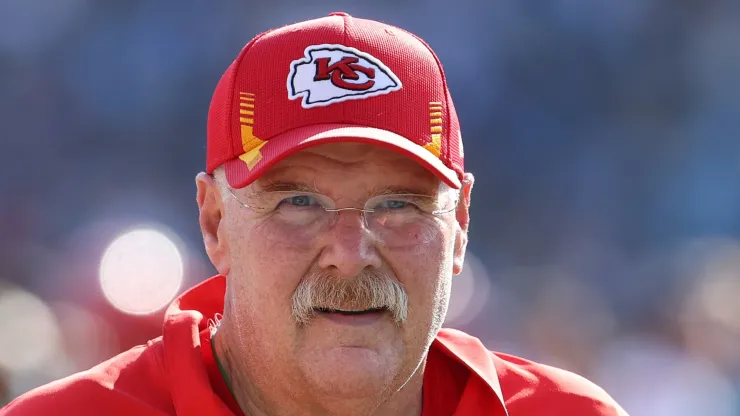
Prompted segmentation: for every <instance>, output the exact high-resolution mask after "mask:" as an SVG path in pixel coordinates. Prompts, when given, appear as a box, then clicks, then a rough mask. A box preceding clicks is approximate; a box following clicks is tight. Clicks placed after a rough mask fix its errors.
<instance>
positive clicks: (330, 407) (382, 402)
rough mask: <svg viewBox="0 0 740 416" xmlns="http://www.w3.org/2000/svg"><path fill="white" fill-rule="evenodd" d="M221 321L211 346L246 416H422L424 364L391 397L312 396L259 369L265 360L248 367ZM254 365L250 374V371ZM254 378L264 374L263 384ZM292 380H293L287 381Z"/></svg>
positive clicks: (383, 394) (384, 394)
mask: <svg viewBox="0 0 740 416" xmlns="http://www.w3.org/2000/svg"><path fill="white" fill-rule="evenodd" d="M225 323H226V322H224V321H222V322H221V326H220V327H219V329H218V331H217V332H216V334H214V336H213V337H214V340H213V347H214V354H215V356H216V360H217V362H218V363H219V365H220V367H221V370H222V374H223V376H224V379H225V381H226V383H227V384H228V385H229V388H230V390H231V393H232V394H233V396H234V399H236V402H237V403H238V404H239V407H240V408H241V410H242V412H243V413H244V414H245V415H247V416H283V415H296V416H314V415H317V416H318V415H321V416H333V415H337V416H338V415H342V416H381V415H382V416H402V415H403V416H409V415H421V410H422V382H423V372H424V363H422V365H420V366H419V368H418V369H417V371H416V372H415V373H414V374H413V375H412V376H411V378H410V379H409V380H408V382H407V383H406V384H405V385H404V386H403V387H402V388H400V389H398V390H397V391H395V392H393V391H391V392H377V394H372V393H371V392H363V394H362V395H358V397H362V398H361V399H341V400H338V399H337V398H334V397H330V396H326V395H322V394H312V392H311V389H310V387H308V386H306V383H302V382H301V380H300V379H299V378H298V377H296V376H295V372H290V374H289V375H288V374H286V375H285V377H283V374H280V373H279V372H277V371H276V370H275V369H274V368H268V367H269V365H268V367H266V368H260V364H262V366H264V365H265V364H264V361H262V362H261V363H260V362H258V361H257V360H259V358H258V357H255V358H256V360H254V361H253V362H247V360H248V358H247V357H249V356H250V355H248V354H239V353H237V351H235V349H234V348H232V345H233V344H231V341H230V340H231V339H232V337H231V336H230V333H229V330H228V326H225V325H223V324H225ZM247 366H252V367H253V370H254V371H249V370H250V369H249V368H248V367H247ZM252 374H264V375H268V374H269V376H267V377H264V378H263V379H262V380H260V381H262V382H258V380H255V379H254V377H253V376H252ZM291 376H292V377H291Z"/></svg>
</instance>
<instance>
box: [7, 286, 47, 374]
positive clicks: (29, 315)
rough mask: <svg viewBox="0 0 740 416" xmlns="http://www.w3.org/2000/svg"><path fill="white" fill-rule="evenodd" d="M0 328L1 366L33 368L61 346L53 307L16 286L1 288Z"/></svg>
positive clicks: (24, 369)
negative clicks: (0, 330) (0, 333)
mask: <svg viewBox="0 0 740 416" xmlns="http://www.w3.org/2000/svg"><path fill="white" fill-rule="evenodd" d="M0 328H2V334H3V336H2V337H0V368H3V367H4V368H7V369H8V370H10V371H28V370H33V369H36V368H38V367H40V366H42V365H44V364H45V363H46V361H47V360H48V359H49V358H50V357H52V356H53V355H54V354H55V352H56V351H57V350H58V349H59V347H60V336H59V327H58V325H57V322H56V319H55V318H54V315H53V313H52V311H51V310H50V309H49V307H48V306H47V305H46V304H45V303H44V302H43V301H42V300H41V299H39V298H38V297H37V296H35V295H34V294H32V293H30V292H27V291H25V290H23V289H20V288H17V287H13V286H11V287H1V288H0Z"/></svg>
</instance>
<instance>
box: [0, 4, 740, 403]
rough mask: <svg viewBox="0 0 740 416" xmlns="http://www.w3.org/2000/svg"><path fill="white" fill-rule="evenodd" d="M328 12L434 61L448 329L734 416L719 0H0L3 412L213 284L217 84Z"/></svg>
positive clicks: (732, 60) (737, 255)
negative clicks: (452, 227)
mask: <svg viewBox="0 0 740 416" xmlns="http://www.w3.org/2000/svg"><path fill="white" fill-rule="evenodd" d="M332 11H347V12H349V13H351V14H353V15H355V16H357V17H367V18H374V19H377V20H381V21H385V22H387V23H390V24H394V25H397V26H401V27H403V28H405V29H408V30H411V31H412V32H415V33H416V34H418V35H420V36H421V37H422V38H424V39H425V40H426V41H427V42H428V43H429V44H430V45H431V46H432V47H433V48H434V49H435V51H436V52H437V53H438V55H439V56H440V58H441V60H442V62H443V64H444V66H445V69H446V71H447V75H448V80H449V84H450V89H451V91H452V94H453V97H454V100H455V104H456V107H457V110H458V113H459V116H460V120H461V123H462V130H463V134H464V138H465V146H466V150H467V152H466V156H467V160H466V167H467V169H468V170H469V171H471V172H473V173H474V174H475V175H476V185H475V189H474V192H473V197H474V199H473V207H472V216H473V220H472V221H473V223H472V229H471V243H470V254H469V258H468V263H467V266H466V270H465V273H464V274H463V275H461V276H459V277H457V278H456V279H455V281H454V288H453V299H452V304H451V306H450V313H449V316H448V322H447V325H448V326H451V327H456V328H459V329H462V330H465V331H467V332H469V333H471V334H473V335H475V336H477V337H479V338H481V340H483V342H484V343H485V344H486V345H487V346H488V347H489V348H491V349H494V350H498V351H503V352H507V353H511V354H516V355H523V356H525V357H527V358H531V359H535V360H539V361H542V362H544V363H548V364H553V365H557V366H561V367H564V368H566V369H569V370H572V371H576V372H578V373H580V374H583V375H585V376H586V377H588V378H590V379H591V380H593V381H595V382H597V383H599V384H600V385H602V386H603V387H605V388H606V389H607V390H608V391H609V392H610V393H611V394H612V395H613V396H614V397H615V398H616V399H617V400H618V401H620V402H621V403H622V404H623V406H624V407H625V408H626V409H627V410H628V412H630V414H631V415H633V416H664V415H665V416H683V415H687V416H689V415H691V416H696V415H707V416H738V415H740V2H738V1H736V0H726V1H723V0H620V1H606V0H547V1H541V0H495V1H489V0H480V1H465V0H458V1H455V2H454V4H453V3H450V2H449V1H447V0H424V1H416V0H405V1H403V2H399V1H397V0H380V1H375V2H366V1H365V2H360V1H357V2H351V1H350V2H347V1H346V0H345V1H334V0H321V1H311V0H294V1H277V0H273V1H270V2H257V1H254V0H251V1H248V0H239V1H237V0H221V1H210V2H205V1H196V0H179V1H177V2H175V1H164V0H162V1H144V0H129V1H125V2H124V1H114V0H97V1H92V0H0V80H1V81H0V83H1V84H0V85H1V87H0V145H1V147H0V405H1V404H3V403H6V402H8V401H9V400H12V399H13V398H14V397H16V396H18V395H19V394H21V393H23V392H25V391H27V390H28V389H31V388H33V387H36V386H38V385H40V384H43V383H46V382H48V381H50V380H52V379H54V378H58V377H62V376H65V375H68V374H71V373H73V372H76V371H80V370H83V369H87V368H89V367H90V366H92V365H94V364H96V363H98V362H100V361H102V360H104V359H106V358H108V357H110V356H112V355H114V354H117V353H119V352H121V351H123V350H126V349H128V348H130V347H132V346H134V345H137V344H140V343H143V342H146V340H148V339H150V338H153V337H156V336H158V335H159V334H160V332H161V324H162V314H163V312H162V308H163V307H164V305H166V304H167V303H168V302H169V301H170V299H171V298H172V297H173V296H175V295H176V294H178V293H181V292H182V291H183V290H185V289H186V288H188V287H190V286H192V285H193V284H195V283H198V282H200V281H202V280H204V279H206V278H208V277H210V276H211V275H212V274H213V273H214V270H213V268H212V266H211V265H210V263H209V262H208V259H207V257H206V256H205V254H204V251H203V249H202V242H201V239H200V232H199V228H198V225H197V216H196V215H197V207H196V204H195V185H194V180H193V179H194V176H195V174H196V173H197V172H199V171H200V170H202V169H203V168H204V161H205V148H204V147H205V132H206V116H207V109H208V105H209V100H210V97H211V94H212V92H213V88H214V87H215V85H216V82H217V81H218V79H219V77H220V75H221V74H222V72H223V71H224V70H225V68H226V67H227V66H228V65H229V63H230V62H231V61H232V60H233V59H234V57H235V56H236V54H237V53H238V52H239V50H240V49H241V47H242V46H243V44H244V43H246V42H247V41H248V40H249V39H250V38H251V37H253V36H254V35H255V34H257V33H259V32H262V31H264V30H267V29H270V28H273V27H277V26H281V25H283V24H287V23H292V22H295V21H299V20H304V19H307V18H314V17H320V16H324V15H326V14H328V13H330V12H332Z"/></svg>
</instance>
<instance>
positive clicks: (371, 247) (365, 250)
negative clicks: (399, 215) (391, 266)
mask: <svg viewBox="0 0 740 416" xmlns="http://www.w3.org/2000/svg"><path fill="white" fill-rule="evenodd" d="M334 215H336V218H335V219H334V222H333V224H332V226H331V228H330V229H329V230H328V232H326V233H325V234H324V240H323V242H322V243H323V249H322V251H321V254H320V255H319V259H318V265H319V267H321V268H324V269H329V270H331V271H332V272H333V273H334V274H335V275H337V276H339V277H346V278H352V277H355V276H357V275H358V274H360V272H362V271H363V270H364V269H365V268H366V267H372V268H380V267H381V265H382V260H381V258H380V253H378V250H377V248H376V241H375V238H374V237H373V235H372V233H371V232H370V231H369V230H368V229H367V227H366V226H365V222H364V218H363V215H362V212H360V211H356V210H348V211H339V212H335V213H334Z"/></svg>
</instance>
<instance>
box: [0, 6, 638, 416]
mask: <svg viewBox="0 0 740 416" xmlns="http://www.w3.org/2000/svg"><path fill="white" fill-rule="evenodd" d="M206 170H207V172H208V173H201V174H199V175H198V176H197V177H196V183H197V190H198V194H197V202H198V206H199V208H200V216H199V219H200V226H201V229H202V232H203V240H204V243H205V249H206V252H207V253H208V256H209V258H210V260H211V261H212V263H213V265H214V266H215V267H216V269H217V270H218V272H219V275H218V276H216V277H213V278H211V279H209V280H206V281H205V282H203V283H201V284H199V285H198V286H196V287H194V288H192V289H190V290H189V291H188V292H186V293H185V294H183V295H182V296H181V297H180V298H179V299H177V300H176V301H175V302H173V304H172V305H171V306H170V308H169V309H168V311H167V313H166V318H165V323H164V329H163V336H162V337H160V338H157V339H155V340H152V341H150V342H148V343H147V344H146V345H143V346H139V347H135V348H133V349H132V350H130V351H128V352H125V353H123V354H121V355H119V356H117V357H115V358H113V359H111V360H110V361H108V362H105V363H102V364H100V365H99V366H97V367H94V368H93V369H91V370H89V371H85V372H83V373H80V374H76V375H73V376H71V377H68V378H66V379H63V380H59V381H56V382H54V383H51V384H49V385H47V386H43V387H40V388H39V389H36V390H34V391H32V392H29V393H27V394H26V395H24V396H22V397H20V398H18V399H17V400H15V401H14V402H13V403H11V404H10V405H9V406H8V407H7V408H6V409H5V410H4V411H0V414H1V415H3V416H16V415H78V416H82V415H103V414H104V415H142V416H144V415H146V416H148V415H151V416H154V415H175V414H177V415H198V416H202V415H239V414H243V415H250V416H252V415H255V416H256V415H260V416H261V415H270V416H272V415H322V416H326V415H342V416H345V415H358V416H359V415H362V416H367V415H378V416H394V415H404V416H407V415H423V416H441V415H453V414H454V415H513V416H525V415H549V416H555V415H569V416H570V415H582V416H589V415H594V416H596V415H598V416H607V415H609V416H616V415H625V414H626V413H624V411H623V410H621V409H620V407H619V406H618V405H617V404H616V403H615V402H614V401H613V400H612V399H611V398H610V397H609V396H608V395H607V394H606V393H605V392H604V391H603V390H601V389H600V388H599V387H597V386H595V385H594V384H592V383H591V382H589V381H587V380H585V379H583V378H581V377H579V376H577V375H574V374H572V373H568V372H566V371H563V370H559V369H555V368H552V367H548V366H544V365H540V364H536V363H533V362H529V361H526V360H523V359H520V358H516V357H512V356H508V355H504V354H499V353H492V352H490V351H488V350H487V349H486V348H485V347H484V346H483V345H482V344H481V343H480V341H478V340H477V339H475V338H473V337H471V336H469V335H466V334H464V333H462V332H458V331H454V330H441V326H442V322H443V320H444V317H445V313H446V310H447V305H448V300H449V297H450V286H451V285H450V283H451V279H452V276H453V275H454V274H457V273H460V271H461V269H462V267H463V260H464V257H465V248H466V244H467V230H468V225H469V216H468V207H469V205H470V198H471V189H472V186H473V176H472V175H471V174H469V173H466V172H465V171H464V167H463V148H462V139H461V135H460V128H459V124H458V119H457V115H456V113H455V108H454V106H453V103H452V99H451V97H450V94H449V91H448V89H447V85H446V82H445V76H444V73H443V71H442V67H441V65H440V63H439V60H438V59H437V57H436V56H435V55H434V53H433V52H432V50H431V49H430V48H429V47H428V46H427V45H426V44H425V43H424V42H422V41H421V40H420V39H419V38H417V37H416V36H414V35H412V34H410V33H408V32H406V31H404V30H401V29H398V28H395V27H391V26H387V25H384V24H381V23H378V22H374V21H370V20H362V19H356V18H353V17H351V16H349V15H347V14H344V13H332V14H331V15H330V16H328V17H324V18H320V19H316V20H311V21H307V22H302V23H298V24H294V25H290V26H286V27H283V28H280V29H277V30H273V31H270V32H267V33H264V34H262V35H259V36H257V37H256V38H255V39H254V40H252V41H251V42H250V43H248V44H247V45H246V46H245V48H244V49H243V50H242V51H241V53H240V54H239V56H238V57H237V59H236V60H235V61H234V62H233V63H232V64H231V66H230V67H229V68H228V69H227V71H226V73H225V74H224V75H223V77H222V78H221V80H220V82H219V83H218V85H217V87H216V91H215V94H214V97H213V100H212V103H211V107H210V112H209V119H208V146H207V169H206Z"/></svg>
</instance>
